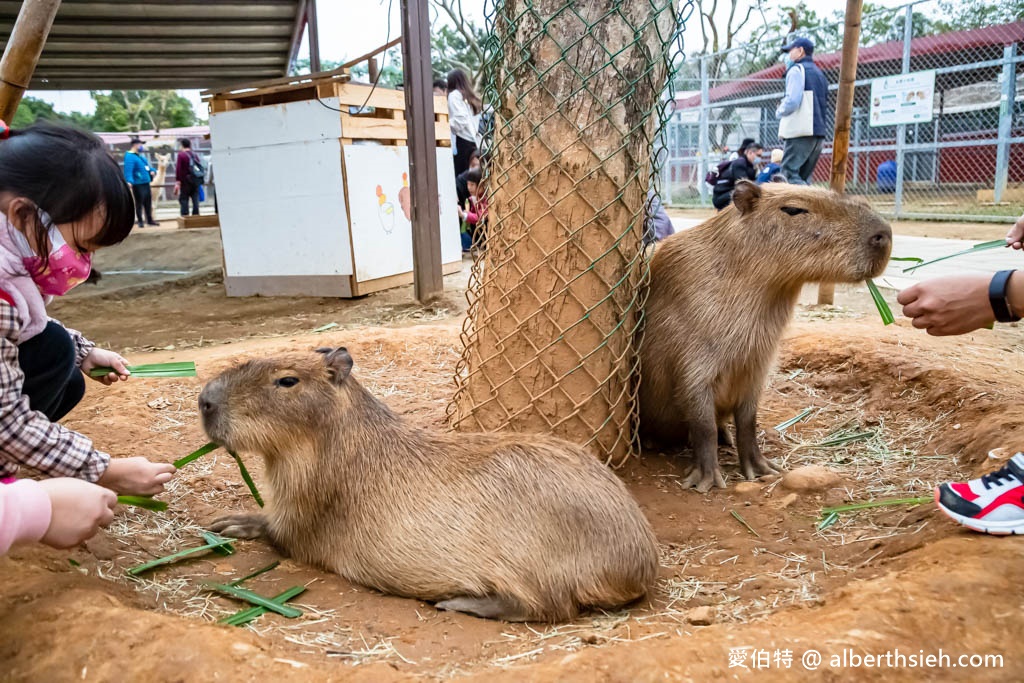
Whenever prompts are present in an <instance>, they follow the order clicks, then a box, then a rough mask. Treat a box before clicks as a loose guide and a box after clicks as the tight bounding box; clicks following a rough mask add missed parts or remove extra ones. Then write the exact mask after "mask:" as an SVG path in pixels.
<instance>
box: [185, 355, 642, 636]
mask: <svg viewBox="0 0 1024 683" xmlns="http://www.w3.org/2000/svg"><path fill="white" fill-rule="evenodd" d="M320 351H321V353H320V354H319V355H317V354H314V353H307V354H286V355H281V356H277V357H271V358H266V359H260V360H253V361H249V362H247V363H244V364H242V365H240V366H237V367H235V368H232V369H229V370H227V371H225V372H224V373H222V374H221V375H219V376H218V377H216V378H215V379H213V380H212V381H210V382H209V383H208V384H207V385H206V386H205V387H204V388H203V391H202V394H201V395H200V398H199V407H200V413H201V415H202V420H203V427H204V428H205V430H206V432H207V434H209V436H210V438H211V439H212V440H213V441H215V442H217V443H219V444H221V445H223V446H225V447H226V448H227V449H228V450H230V451H232V452H236V453H240V454H258V455H260V456H262V457H263V461H264V463H265V465H266V475H267V484H269V486H267V485H265V486H264V488H266V489H267V491H266V493H267V494H268V495H267V496H266V497H267V502H266V507H265V508H264V511H263V514H262V515H232V516H229V517H225V518H222V519H220V520H217V521H216V522H215V523H214V525H213V529H214V530H215V531H218V532H220V533H223V534H225V535H228V536H235V537H240V538H255V537H258V536H261V535H266V536H268V537H269V539H270V540H271V541H272V542H273V543H274V544H275V545H277V546H279V547H280V548H282V549H283V550H284V551H286V552H287V553H288V554H289V555H290V556H292V557H294V558H295V559H297V560H299V561H302V562H306V563H309V564H312V565H315V566H318V567H321V568H323V569H326V570H328V571H332V572H336V573H338V574H340V575H341V576H343V577H345V578H347V579H349V580H350V581H353V582H355V583H359V584H362V585H364V586H369V587H371V588H376V589H377V590H380V591H382V592H385V593H391V594H394V595H401V596H405V597H410V598H418V599H421V600H426V601H430V602H435V603H437V606H438V607H439V608H441V609H447V610H456V611H461V612H467V613H470V614H474V615H477V616H480V617H488V618H495V619H504V620H507V621H548V622H556V621H564V620H568V619H571V618H573V617H574V616H575V615H576V614H578V613H579V612H580V611H582V610H585V609H588V608H601V609H613V608H616V607H620V606H622V605H625V604H628V603H630V602H633V601H635V600H637V599H639V598H641V597H643V596H644V595H645V593H646V591H647V589H648V588H649V587H650V585H651V584H652V583H653V582H654V580H655V578H656V573H657V567H658V553H657V546H656V542H655V538H654V534H653V533H652V532H651V528H650V525H649V524H648V522H647V519H646V518H645V517H644V515H643V513H642V512H641V511H640V508H639V506H638V505H637V503H636V501H635V500H634V499H633V498H632V496H630V494H629V492H628V491H627V490H626V487H625V486H624V485H623V484H622V482H621V481H620V480H619V479H618V478H617V477H616V476H615V475H614V474H613V473H612V472H611V471H610V470H609V469H608V468H607V467H605V466H604V465H602V464H601V463H600V462H598V461H597V460H596V459H595V458H594V456H592V455H589V454H587V453H585V452H584V451H583V450H582V449H580V448H579V447H577V446H575V445H572V444H570V443H568V442H565V441H561V440H558V439H555V438H551V437H545V436H527V435H522V434H509V435H501V434H464V433H460V434H448V433H442V432H438V431H431V430H427V429H420V428H417V427H414V426H411V425H409V424H407V423H406V422H405V421H404V420H402V419H401V418H400V417H398V416H397V415H395V414H394V413H393V412H392V411H391V410H389V409H388V407H387V406H386V405H384V403H382V402H381V401H379V400H378V399H377V398H375V397H374V396H373V395H372V394H371V393H370V392H369V391H367V390H366V389H365V388H364V387H363V386H362V385H361V384H360V383H359V382H358V381H357V380H356V378H355V377H353V376H352V374H351V370H352V365H353V363H352V358H351V356H350V355H349V354H348V352H347V351H346V350H345V349H344V348H339V349H320Z"/></svg>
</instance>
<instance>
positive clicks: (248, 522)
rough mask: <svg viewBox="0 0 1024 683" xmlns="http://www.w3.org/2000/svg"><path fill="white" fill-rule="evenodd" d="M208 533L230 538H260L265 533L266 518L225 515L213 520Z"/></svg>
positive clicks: (246, 515)
mask: <svg viewBox="0 0 1024 683" xmlns="http://www.w3.org/2000/svg"><path fill="white" fill-rule="evenodd" d="M210 531H212V532H214V533H217V534H221V535H224V536H230V537H231V538H242V539H250V540H251V539H254V538H260V537H261V536H265V535H266V533H267V518H266V517H264V516H263V515H249V514H245V515H227V516H226V517H221V518H219V519H216V520H214V522H213V524H211V525H210Z"/></svg>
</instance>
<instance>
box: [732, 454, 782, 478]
mask: <svg viewBox="0 0 1024 683" xmlns="http://www.w3.org/2000/svg"><path fill="white" fill-rule="evenodd" d="M740 469H741V470H742V471H743V476H744V477H745V478H746V479H757V478H758V477H764V476H767V475H770V474H780V473H781V472H782V470H781V469H780V468H779V467H777V466H775V465H773V464H772V462H771V461H770V460H768V459H767V458H765V457H764V456H763V455H761V454H760V453H758V454H757V457H755V458H752V459H751V460H748V461H744V462H743V463H742V465H741V467H740Z"/></svg>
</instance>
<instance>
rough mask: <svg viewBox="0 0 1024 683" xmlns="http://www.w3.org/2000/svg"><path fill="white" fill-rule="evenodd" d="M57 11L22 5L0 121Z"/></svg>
mask: <svg viewBox="0 0 1024 683" xmlns="http://www.w3.org/2000/svg"><path fill="white" fill-rule="evenodd" d="M58 9H60V0H25V2H23V3H22V5H21V11H20V12H19V13H18V20H17V21H16V22H15V24H14V30H13V31H11V37H10V39H9V40H8V41H7V47H6V49H4V56H3V58H0V119H3V120H4V121H13V120H14V113H15V112H16V111H17V110H18V104H19V103H20V102H21V97H22V95H24V94H25V91H26V90H27V89H28V86H29V83H31V81H32V74H33V73H34V72H35V70H36V63H37V62H38V61H39V55H40V54H42V52H43V46H44V45H45V44H46V37H47V36H48V35H50V27H51V26H53V18H54V17H55V16H57V10H58ZM428 61H429V60H428Z"/></svg>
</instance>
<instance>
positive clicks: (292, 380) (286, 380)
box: [274, 377, 299, 389]
mask: <svg viewBox="0 0 1024 683" xmlns="http://www.w3.org/2000/svg"><path fill="white" fill-rule="evenodd" d="M298 383H299V378H298V377H282V378H281V379H277V380H274V385H275V386H279V387H284V388H285V389H287V388H289V387H294V386H295V385H296V384H298Z"/></svg>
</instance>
